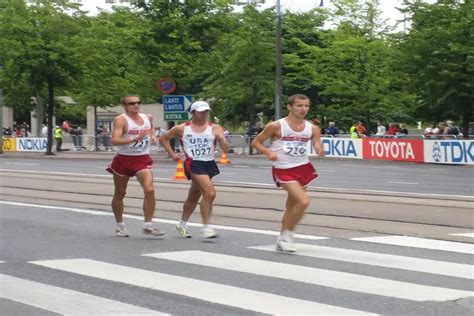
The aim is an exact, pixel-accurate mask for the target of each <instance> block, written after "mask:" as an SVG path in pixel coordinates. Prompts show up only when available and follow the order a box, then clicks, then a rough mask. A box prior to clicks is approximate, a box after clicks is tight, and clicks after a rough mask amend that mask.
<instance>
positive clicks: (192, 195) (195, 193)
mask: <svg viewBox="0 0 474 316" xmlns="http://www.w3.org/2000/svg"><path fill="white" fill-rule="evenodd" d="M201 195H202V193H201V189H200V188H199V185H198V184H197V183H196V182H195V181H194V180H192V181H191V187H190V188H189V192H188V197H187V199H186V201H184V204H183V214H181V221H183V222H185V223H187V222H188V220H189V218H190V217H191V215H192V214H193V212H194V210H195V209H196V206H197V204H198V202H199V199H200V198H201Z"/></svg>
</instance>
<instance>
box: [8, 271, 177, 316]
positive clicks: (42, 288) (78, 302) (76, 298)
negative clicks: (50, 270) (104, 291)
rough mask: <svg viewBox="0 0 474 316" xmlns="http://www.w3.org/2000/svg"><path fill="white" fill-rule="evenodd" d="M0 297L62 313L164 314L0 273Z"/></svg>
mask: <svg viewBox="0 0 474 316" xmlns="http://www.w3.org/2000/svg"><path fill="white" fill-rule="evenodd" d="M0 284H1V286H0V288H1V289H2V290H1V291H0V297H3V298H5V299H9V300H12V301H15V302H20V303H23V304H26V305H30V306H34V307H37V308H42V309H45V310H48V311H51V312H55V313H59V314H63V315H64V314H66V315H98V314H100V315H111V316H115V315H168V314H163V313H160V312H157V311H154V310H150V309H147V308H142V307H138V306H134V305H130V304H126V303H122V302H119V301H114V300H110V299H107V298H103V297H99V296H95V295H91V294H86V293H82V292H78V291H72V290H68V289H64V288H61V287H57V286H52V285H47V284H42V283H38V282H33V281H28V280H24V279H19V278H15V277H11V276H8V275H4V274H0Z"/></svg>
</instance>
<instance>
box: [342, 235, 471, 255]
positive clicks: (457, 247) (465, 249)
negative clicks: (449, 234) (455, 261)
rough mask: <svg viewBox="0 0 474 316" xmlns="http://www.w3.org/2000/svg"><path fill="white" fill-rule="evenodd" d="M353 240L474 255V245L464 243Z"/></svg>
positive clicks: (396, 238) (388, 238) (410, 239)
mask: <svg viewBox="0 0 474 316" xmlns="http://www.w3.org/2000/svg"><path fill="white" fill-rule="evenodd" d="M351 240H358V241H365V242H373V243H379V244H386V245H395V246H405V247H414V248H423V249H433V250H442V251H452V252H459V253H468V254H474V245H473V244H468V243H462V242H454V241H444V240H435V239H426V238H418V237H408V236H376V237H362V238H351Z"/></svg>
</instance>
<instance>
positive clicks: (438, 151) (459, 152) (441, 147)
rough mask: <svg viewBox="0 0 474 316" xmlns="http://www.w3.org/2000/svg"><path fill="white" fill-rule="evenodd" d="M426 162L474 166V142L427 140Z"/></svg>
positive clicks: (425, 149) (425, 145)
mask: <svg viewBox="0 0 474 316" xmlns="http://www.w3.org/2000/svg"><path fill="white" fill-rule="evenodd" d="M424 147H425V148H424V154H425V162H429V163H442V164H468V165H473V164H474V140H450V139H449V140H448V139H446V140H445V139H437V140H434V139H433V140H425V141H424Z"/></svg>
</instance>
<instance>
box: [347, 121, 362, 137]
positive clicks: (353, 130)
mask: <svg viewBox="0 0 474 316" xmlns="http://www.w3.org/2000/svg"><path fill="white" fill-rule="evenodd" d="M349 134H351V138H354V139H356V138H360V137H359V133H358V132H357V123H354V124H353V125H352V127H351V128H350V129H349Z"/></svg>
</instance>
